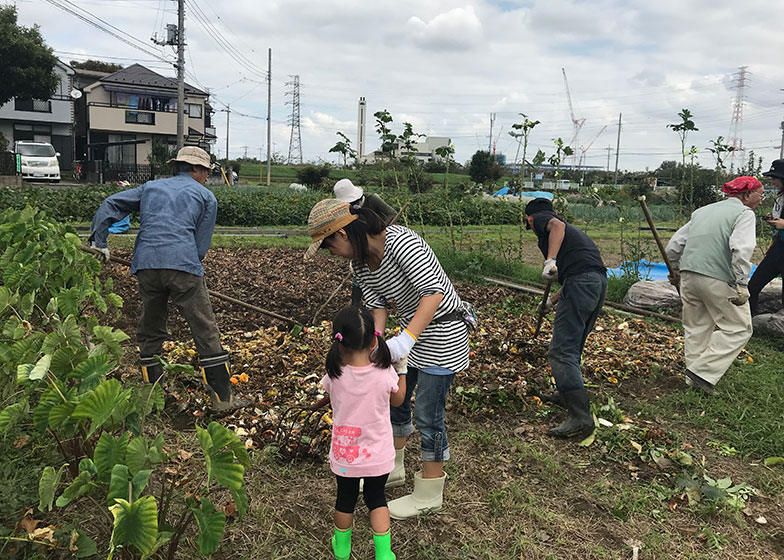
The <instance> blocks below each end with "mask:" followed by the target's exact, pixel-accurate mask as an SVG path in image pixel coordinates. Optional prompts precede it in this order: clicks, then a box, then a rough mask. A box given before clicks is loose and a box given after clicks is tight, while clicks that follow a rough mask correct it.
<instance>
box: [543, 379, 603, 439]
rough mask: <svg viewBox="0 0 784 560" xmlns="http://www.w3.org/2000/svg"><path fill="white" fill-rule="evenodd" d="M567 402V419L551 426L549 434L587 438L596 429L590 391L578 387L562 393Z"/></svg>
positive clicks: (560, 436) (561, 436)
mask: <svg viewBox="0 0 784 560" xmlns="http://www.w3.org/2000/svg"><path fill="white" fill-rule="evenodd" d="M562 396H563V400H564V403H565V404H566V410H567V414H566V420H564V421H563V422H562V423H561V424H560V425H559V426H556V427H555V428H550V430H548V432H547V433H548V435H551V436H553V437H559V438H570V437H579V438H580V439H585V438H587V437H588V436H589V435H590V434H591V432H593V430H594V423H593V414H591V401H590V398H589V396H588V391H586V390H585V389H577V390H575V391H567V392H565V393H562Z"/></svg>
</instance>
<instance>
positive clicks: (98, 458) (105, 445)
mask: <svg viewBox="0 0 784 560" xmlns="http://www.w3.org/2000/svg"><path fill="white" fill-rule="evenodd" d="M130 439H131V434H129V433H128V432H125V433H124V434H123V435H122V436H120V438H119V439H114V438H113V437H112V436H111V435H110V434H109V433H108V432H104V433H102V434H101V437H100V438H98V443H97V444H96V445H95V452H94V454H93V461H94V462H95V468H96V469H98V480H100V481H101V482H108V481H109V477H110V476H111V475H112V469H113V468H114V466H115V465H116V464H118V463H125V454H126V451H127V450H128V442H129V441H130ZM113 503H114V502H111V503H110V505H111V504H113Z"/></svg>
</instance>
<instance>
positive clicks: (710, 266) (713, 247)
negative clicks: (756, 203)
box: [681, 197, 747, 284]
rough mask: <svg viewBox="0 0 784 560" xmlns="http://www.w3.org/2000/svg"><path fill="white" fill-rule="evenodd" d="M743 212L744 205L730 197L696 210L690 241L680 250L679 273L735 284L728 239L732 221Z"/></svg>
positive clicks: (692, 216)
mask: <svg viewBox="0 0 784 560" xmlns="http://www.w3.org/2000/svg"><path fill="white" fill-rule="evenodd" d="M745 210H747V208H746V206H744V205H743V203H742V202H741V201H740V200H739V199H737V198H733V197H730V198H728V199H727V200H722V201H721V202H715V203H713V204H709V205H707V206H703V207H702V208H698V209H697V210H695V211H694V212H693V213H692V215H691V225H690V226H689V238H688V240H687V241H686V246H685V247H684V248H683V256H682V257H681V270H688V271H690V272H697V273H698V274H703V275H705V276H710V277H711V278H716V279H718V280H724V281H725V282H728V283H730V284H734V283H735V275H734V274H733V273H732V254H731V252H730V237H731V236H732V232H733V230H734V228H735V221H736V220H737V219H738V216H740V215H741V214H742V213H743V212H744V211H745Z"/></svg>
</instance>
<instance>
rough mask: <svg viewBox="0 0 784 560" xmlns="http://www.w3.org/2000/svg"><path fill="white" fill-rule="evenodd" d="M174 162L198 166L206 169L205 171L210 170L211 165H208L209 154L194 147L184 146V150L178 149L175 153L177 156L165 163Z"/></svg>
mask: <svg viewBox="0 0 784 560" xmlns="http://www.w3.org/2000/svg"><path fill="white" fill-rule="evenodd" d="M175 161H181V162H183V163H190V164H191V165H199V166H201V167H206V168H207V169H212V164H211V163H210V154H208V153H207V152H205V151H204V150H202V149H201V148H198V147H196V146H185V147H184V148H180V151H179V152H177V156H176V157H173V158H171V159H170V160H169V161H167V162H166V163H174V162H175Z"/></svg>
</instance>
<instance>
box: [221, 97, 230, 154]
mask: <svg viewBox="0 0 784 560" xmlns="http://www.w3.org/2000/svg"><path fill="white" fill-rule="evenodd" d="M221 111H226V163H227V164H228V163H229V114H230V113H231V107H230V106H229V105H226V108H225V109H221Z"/></svg>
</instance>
